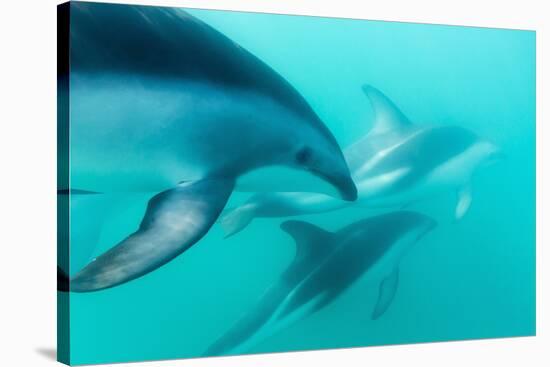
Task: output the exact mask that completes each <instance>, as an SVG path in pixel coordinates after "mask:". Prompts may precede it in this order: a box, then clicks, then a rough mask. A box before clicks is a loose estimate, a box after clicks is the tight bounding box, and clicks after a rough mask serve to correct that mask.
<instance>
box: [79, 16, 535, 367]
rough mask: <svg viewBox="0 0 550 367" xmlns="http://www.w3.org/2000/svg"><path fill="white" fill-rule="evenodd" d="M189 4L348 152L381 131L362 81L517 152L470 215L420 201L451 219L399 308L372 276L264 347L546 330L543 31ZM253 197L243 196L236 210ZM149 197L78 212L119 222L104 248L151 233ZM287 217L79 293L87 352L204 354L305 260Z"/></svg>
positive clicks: (407, 283)
mask: <svg viewBox="0 0 550 367" xmlns="http://www.w3.org/2000/svg"><path fill="white" fill-rule="evenodd" d="M188 11H189V13H191V14H192V15H193V16H195V17H197V18H199V19H201V20H203V21H204V22H206V23H208V24H209V25H211V26H213V27H214V28H216V29H218V30H219V31H221V32H222V33H223V34H225V35H227V36H228V37H230V38H231V39H233V40H234V41H235V42H237V43H238V44H240V45H241V46H243V47H244V48H246V49H248V50H249V51H251V52H252V53H253V54H254V55H256V56H258V57H259V58H260V59H262V60H263V61H264V62H266V63H267V64H268V65H270V66H271V67H272V68H274V69H275V70H276V71H278V72H279V73H280V74H281V75H283V76H284V77H285V78H286V79H287V80H288V81H289V82H290V83H291V84H292V85H293V86H294V87H295V88H296V89H297V90H298V91H299V92H300V93H301V94H302V95H303V96H304V97H305V98H306V100H307V101H308V102H309V103H310V104H311V106H312V107H313V109H314V110H315V111H316V112H317V114H318V115H319V116H320V118H321V119H322V120H323V121H324V123H325V124H326V125H327V126H328V127H329V129H330V130H331V132H332V133H333V134H334V136H335V137H336V139H337V140H338V142H339V143H340V144H341V146H343V147H345V146H347V145H349V144H350V143H352V142H354V141H355V140H356V139H357V138H358V137H360V136H363V135H364V134H365V133H366V132H368V130H369V128H370V126H371V123H372V118H373V112H372V109H371V106H370V104H369V103H368V101H367V99H366V98H365V96H364V94H363V93H362V91H361V85H363V84H364V83H369V84H371V85H373V86H376V87H377V88H380V89H381V90H383V91H384V92H385V93H386V94H387V95H388V96H390V98H392V100H394V101H395V102H396V103H397V104H398V105H399V106H400V108H401V109H402V111H403V112H404V113H405V114H406V115H407V116H408V117H409V118H410V119H411V120H412V121H414V122H415V123H418V124H425V123H433V124H441V125H459V126H462V127H465V128H468V129H470V130H472V131H474V132H475V133H476V134H478V135H479V136H482V137H484V138H486V139H489V140H490V141H492V142H494V143H495V144H496V145H498V146H499V147H501V148H502V151H503V152H504V153H505V154H506V157H507V159H506V160H505V161H502V162H499V163H498V164H494V165H492V166H489V167H487V168H485V169H483V170H480V171H479V172H478V173H477V174H476V176H475V177H474V178H473V201H472V206H471V208H470V210H469V212H468V213H467V214H466V216H465V217H464V218H463V219H462V220H460V221H455V220H454V218H453V211H454V206H455V201H456V199H455V193H454V192H448V193H445V194H442V195H439V196H437V197H434V198H433V199H431V200H428V201H422V202H419V203H415V204H414V205H412V206H410V207H409V208H408V209H410V210H418V211H421V212H423V213H426V214H428V215H430V216H432V217H433V218H436V219H437V221H438V222H439V226H438V228H437V229H436V230H435V231H434V232H433V233H431V234H430V235H429V236H427V237H425V238H424V239H422V241H421V243H419V244H418V245H416V246H415V247H414V248H413V250H412V251H411V252H410V254H408V256H407V257H406V258H405V259H404V261H403V263H402V265H401V273H400V284H399V289H398V291H397V295H396V297H395V299H394V301H393V304H392V305H391V307H390V309H389V310H388V312H387V313H386V314H385V315H383V317H381V318H380V319H378V320H376V321H373V320H371V319H370V314H371V310H372V307H373V305H374V302H375V300H376V295H377V290H378V284H377V283H375V282H374V281H373V280H371V279H369V278H368V276H366V277H363V278H361V279H360V281H359V282H358V283H356V284H354V285H353V286H352V287H351V288H350V289H349V290H348V291H347V292H345V293H344V294H343V295H342V296H341V297H339V298H338V299H337V300H336V301H335V302H334V303H333V304H331V305H329V306H328V307H327V308H326V309H324V310H322V311H320V312H318V313H316V314H314V315H312V316H311V317H309V318H306V319H304V320H302V321H300V322H298V323H296V324H294V325H292V326H290V327H289V328H287V329H285V330H282V331H280V332H278V333H276V334H274V335H273V336H271V337H269V338H267V339H265V340H263V341H261V342H259V343H258V344H256V345H254V346H252V348H251V349H250V350H249V352H250V353H260V352H281V351H292V350H304V349H320V348H342V347H356V346H370V345H384V344H401V343H417V342H434V341H447V340H460V339H472V338H495V337H510V336H525V335H534V334H535V33H534V32H529V31H514V30H499V29H484V28H466V27H450V26H440V25H419V24H408V23H392V22H380V21H359V20H344V19H329V18H317V17H301V16H281V15H269V14H253V13H239V12H222V11H205V10H188ZM75 128H77V127H75ZM71 164H72V165H76V164H78V162H74V161H73V162H72V163H71ZM247 196H248V195H245V194H242V193H241V194H233V196H232V197H231V199H230V203H229V206H232V205H234V204H237V203H240V202H242V201H243V200H244V199H245V198H246V197H247ZM147 200H148V197H146V196H137V195H135V196H131V197H129V198H124V199H121V202H123V203H124V204H121V205H120V206H118V208H117V210H116V211H115V213H110V212H109V213H106V212H105V211H104V207H103V206H102V205H101V204H98V205H97V206H96V207H95V208H94V210H93V211H91V212H89V213H86V215H80V216H79V215H76V211H75V212H74V213H73V217H72V218H71V220H72V223H73V226H74V227H75V228H76V226H78V223H79V221H88V220H90V218H96V217H98V216H104V217H105V218H107V219H108V220H106V221H105V224H104V226H103V228H102V230H101V233H99V234H98V236H99V242H98V243H100V245H99V246H98V247H97V248H96V249H95V254H96V255H98V254H101V253H103V252H104V251H105V250H106V249H107V248H109V247H110V246H112V244H114V243H117V242H119V241H120V240H121V239H122V238H124V237H125V236H126V235H128V233H131V232H133V231H134V230H135V228H136V227H137V226H138V224H139V222H140V221H141V218H142V216H143V212H144V209H145V206H146V204H147ZM378 212H379V211H376V210H372V209H366V208H364V207H351V208H349V209H345V210H341V211H338V212H333V213H325V214H317V215H310V216H303V217H301V218H300V219H302V220H305V221H311V222H312V223H315V224H317V225H319V226H321V227H323V228H326V229H330V230H336V229H338V228H341V227H343V226H344V225H347V224H349V223H352V222H354V221H356V220H359V219H362V218H365V217H368V216H371V215H375V214H377V213H378ZM283 220H284V219H259V220H256V221H254V222H253V223H252V224H251V225H250V226H249V227H248V228H246V229H245V230H244V231H243V232H241V233H239V234H238V235H236V236H233V237H231V238H228V239H223V233H222V230H221V228H220V226H219V225H214V226H213V227H212V229H211V230H210V231H209V233H208V234H207V235H206V236H205V237H204V238H203V239H202V240H201V241H200V242H199V243H198V244H196V245H195V246H193V247H192V248H191V249H190V250H188V251H187V252H185V253H184V254H183V255H181V256H179V257H178V258H176V259H175V260H173V261H171V262H170V263H168V264H167V265H165V266H163V267H162V268H160V269H158V270H156V271H154V272H152V273H150V274H148V275H146V276H144V277H142V278H139V279H137V280H134V281H131V282H129V283H127V284H124V285H122V286H119V287H115V288H112V289H108V290H104V291H100V292H94V293H84V294H72V295H71V299H70V307H71V311H70V321H71V336H70V337H71V340H70V344H71V359H72V362H73V363H74V364H85V363H102V362H105V363H106V362H122V361H138V360H154V359H170V358H184V357H196V356H200V355H202V354H203V353H204V351H205V350H206V349H207V348H208V347H209V346H210V344H211V343H212V342H213V341H214V340H215V339H217V338H218V337H219V336H220V335H222V334H223V333H224V332H225V331H227V330H228V329H229V328H230V327H231V326H232V325H233V323H234V322H235V321H236V320H237V319H238V318H239V317H240V316H241V315H242V313H243V312H245V311H246V310H249V309H251V308H252V307H253V305H254V303H255V301H256V300H257V299H258V297H259V296H260V295H261V294H262V292H263V291H264V290H265V289H266V287H268V286H269V285H270V284H272V283H273V282H274V281H275V280H276V279H277V278H278V276H279V275H280V274H281V272H282V271H283V270H284V269H285V268H286V266H287V265H288V263H289V262H290V261H291V259H292V257H293V256H294V243H293V241H292V240H291V239H290V237H289V236H288V235H286V234H285V233H283V232H282V231H281V230H280V229H279V223H280V222H282V221H283ZM73 230H74V229H73ZM72 246H73V247H76V246H78V242H74V241H73V243H72Z"/></svg>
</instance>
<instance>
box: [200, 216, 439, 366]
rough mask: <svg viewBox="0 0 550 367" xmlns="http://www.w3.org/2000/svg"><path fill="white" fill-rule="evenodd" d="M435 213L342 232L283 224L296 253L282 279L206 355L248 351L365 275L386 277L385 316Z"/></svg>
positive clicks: (382, 291) (381, 219)
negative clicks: (405, 264)
mask: <svg viewBox="0 0 550 367" xmlns="http://www.w3.org/2000/svg"><path fill="white" fill-rule="evenodd" d="M436 225H437V224H436V222H435V221H434V220H433V219H431V218H430V217H428V216H426V215H423V214H420V213H416V212H411V211H398V212H391V213H387V214H383V215H379V216H376V217H371V218H368V219H364V220H360V221H358V222H355V223H353V224H350V225H348V226H346V227H344V228H342V229H340V230H339V231H337V232H328V231H325V230H323V229H321V228H319V227H316V226H315V225H313V224H310V223H307V222H303V221H294V220H291V221H286V222H284V223H282V224H281V228H282V229H283V230H284V231H286V232H287V233H288V234H290V235H291V236H292V237H293V238H294V241H295V242H296V255H295V258H294V260H293V261H292V263H291V264H290V265H289V267H288V268H287V269H286V271H285V272H284V273H283V274H282V275H281V276H280V278H279V279H278V280H277V281H276V282H275V283H274V284H273V285H271V286H270V287H269V288H268V289H267V290H266V291H265V293H264V294H263V295H262V296H261V297H260V299H259V300H258V301H257V303H256V304H255V305H254V306H253V307H252V308H251V309H250V310H247V311H245V312H244V314H243V316H242V317H241V318H240V319H239V320H238V321H237V322H236V323H235V324H234V325H233V326H232V327H231V328H230V329H229V330H228V331H227V332H226V333H225V334H224V335H222V336H221V337H220V338H219V339H218V340H217V341H216V342H215V343H214V344H212V345H211V346H210V347H209V348H208V350H207V351H206V353H205V355H208V356H211V355H222V354H234V353H242V352H244V351H246V350H248V349H249V348H250V347H251V346H252V345H255V344H256V343H258V342H260V341H262V340H263V339H265V338H266V337H268V336H270V335H273V334H274V333H276V332H277V331H279V330H281V329H283V328H286V327H288V326H289V325H290V324H292V323H295V322H297V321H299V320H301V319H303V318H305V317H307V316H309V315H311V314H313V313H315V312H317V311H319V310H321V309H322V308H324V307H325V306H327V305H329V304H330V303H332V302H333V301H334V300H335V299H336V298H337V297H338V296H339V295H340V294H342V292H344V291H345V290H346V289H348V288H349V287H351V286H352V285H353V283H354V282H356V281H357V280H358V279H359V278H360V277H361V276H362V275H363V274H365V273H366V274H365V276H369V277H375V278H371V279H374V280H379V279H380V280H381V281H380V283H379V289H378V299H377V301H376V305H375V306H374V308H373V310H372V313H371V318H372V319H377V318H379V317H380V316H381V315H382V314H383V313H384V312H385V311H386V310H387V309H388V307H389V306H390V304H391V302H392V300H393V299H394V296H395V293H396V290H397V285H398V277H399V275H398V274H399V263H400V261H401V259H402V258H403V256H404V255H405V254H406V253H407V252H408V251H409V250H410V248H411V246H412V245H413V244H415V243H417V242H418V241H419V240H420V239H421V238H422V237H423V236H424V235H425V234H427V233H428V232H430V231H431V230H432V229H434V228H435V227H436Z"/></svg>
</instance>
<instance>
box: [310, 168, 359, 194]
mask: <svg viewBox="0 0 550 367" xmlns="http://www.w3.org/2000/svg"><path fill="white" fill-rule="evenodd" d="M318 175H319V176H321V177H322V178H324V179H325V180H327V181H328V182H330V183H331V184H332V185H334V187H335V188H336V189H337V190H338V194H339V195H340V198H341V199H342V200H346V201H355V200H357V187H356V186H355V182H353V180H352V179H351V176H350V175H349V174H348V175H341V174H339V175H338V174H337V175H327V174H321V173H318Z"/></svg>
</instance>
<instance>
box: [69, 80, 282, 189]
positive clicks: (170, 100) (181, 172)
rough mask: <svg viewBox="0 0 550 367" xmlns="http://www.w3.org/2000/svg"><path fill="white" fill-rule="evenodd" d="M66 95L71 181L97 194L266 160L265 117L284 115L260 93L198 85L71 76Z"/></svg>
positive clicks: (269, 142)
mask: <svg viewBox="0 0 550 367" xmlns="http://www.w3.org/2000/svg"><path fill="white" fill-rule="evenodd" d="M70 98H71V130H70V134H71V151H70V158H71V169H72V171H71V186H72V187H74V188H79V189H86V190H92V191H101V192H107V191H160V190H164V189H167V188H170V187H173V186H174V185H176V184H177V183H178V182H181V181H184V180H185V181H186V180H196V179H200V178H202V177H204V176H205V175H208V174H209V173H211V172H215V171H219V170H221V169H227V168H228V169H229V170H230V173H231V174H233V175H234V176H237V175H239V174H240V173H241V172H242V171H244V170H247V169H249V168H250V167H254V166H255V165H257V164H259V163H258V162H260V164H266V163H269V153H270V149H275V148H274V145H275V144H277V143H276V140H277V136H274V135H277V132H278V131H277V130H276V129H274V126H273V124H272V121H271V120H275V121H280V120H281V119H283V118H287V119H288V118H289V117H288V116H282V115H284V114H285V113H287V114H288V111H286V110H284V109H283V108H280V106H279V105H277V104H276V103H274V102H273V101H271V100H269V99H268V98H265V97H263V96H262V95H260V94H254V93H251V92H245V91H235V90H227V89H224V88H216V87H215V86H212V85H207V84H204V83H202V84H201V83H198V82H192V83H191V82H186V83H183V82H181V81H171V82H169V81H159V80H158V79H146V78H140V79H137V78H135V77H134V78H127V77H121V76H117V75H106V76H103V77H94V78H90V77H86V76H82V75H73V76H72V79H71V96H70ZM258 111H262V113H258ZM262 118H263V119H264V121H262V120H261V119H262ZM267 119H269V120H267ZM279 132H280V133H281V134H284V133H285V132H284V131H281V130H279ZM259 136H262V137H263V139H262V141H261V143H262V147H263V148H264V150H263V152H264V153H265V156H262V155H261V153H258V149H257V148H258V137H259ZM252 152H253V153H254V154H252ZM251 157H252V158H251Z"/></svg>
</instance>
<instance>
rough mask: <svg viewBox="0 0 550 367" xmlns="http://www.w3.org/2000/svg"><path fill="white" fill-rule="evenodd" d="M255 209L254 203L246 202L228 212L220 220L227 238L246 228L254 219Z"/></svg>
mask: <svg viewBox="0 0 550 367" xmlns="http://www.w3.org/2000/svg"><path fill="white" fill-rule="evenodd" d="M254 216H255V211H254V206H253V205H252V204H245V205H242V206H239V207H237V208H234V209H232V210H230V211H228V212H227V214H225V215H224V216H223V218H222V219H221V220H220V225H221V226H222V229H223V232H224V234H225V238H227V237H231V236H233V235H234V234H237V233H239V232H240V231H242V230H243V229H245V228H246V226H248V225H249V224H250V222H252V219H254Z"/></svg>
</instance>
